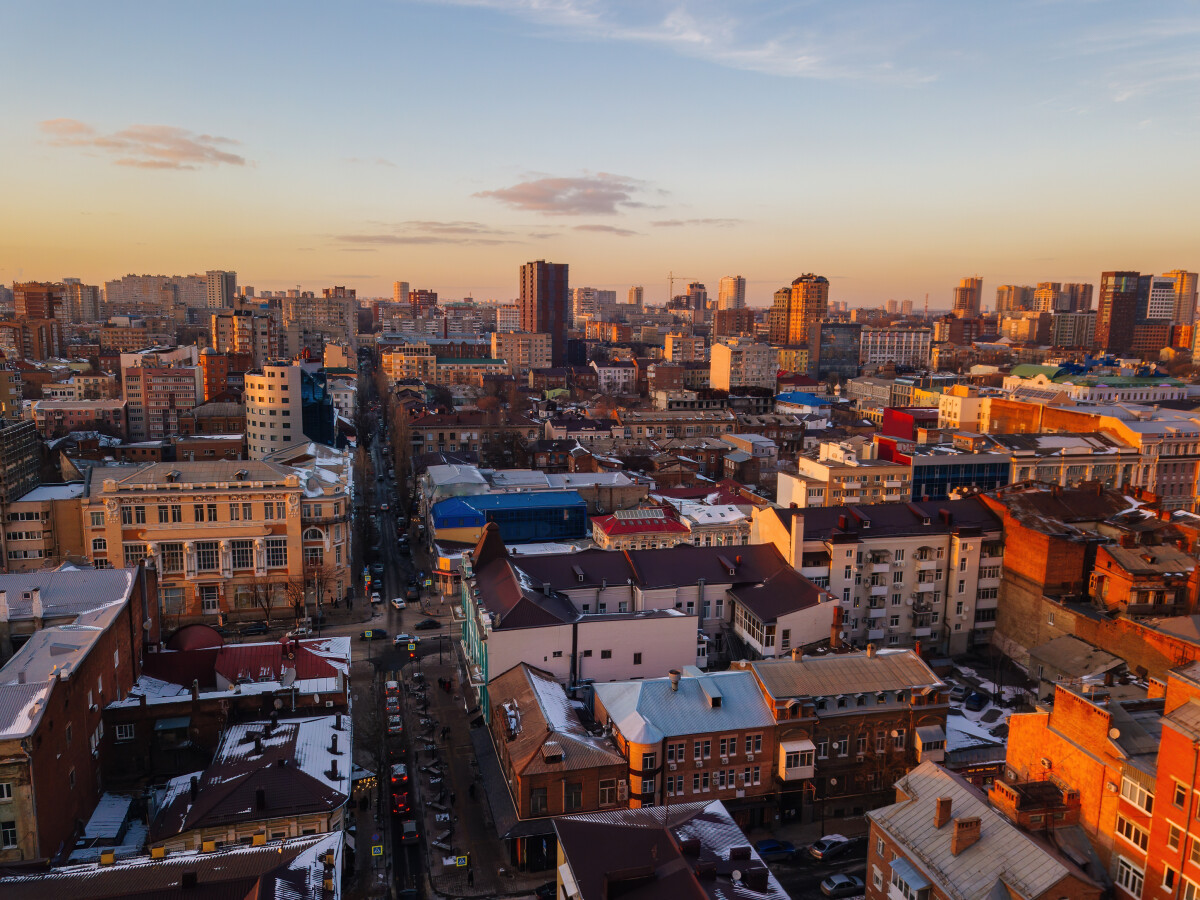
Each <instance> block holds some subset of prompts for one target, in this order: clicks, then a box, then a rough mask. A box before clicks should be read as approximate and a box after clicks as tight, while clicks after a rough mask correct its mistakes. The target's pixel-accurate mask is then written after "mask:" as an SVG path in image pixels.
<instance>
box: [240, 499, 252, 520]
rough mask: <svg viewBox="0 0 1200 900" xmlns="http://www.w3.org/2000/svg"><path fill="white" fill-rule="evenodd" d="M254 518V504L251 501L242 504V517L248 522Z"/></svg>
mask: <svg viewBox="0 0 1200 900" xmlns="http://www.w3.org/2000/svg"><path fill="white" fill-rule="evenodd" d="M253 518H254V505H253V504H251V503H243V504H242V519H243V520H245V521H247V522H249V521H250V520H251V519H253Z"/></svg>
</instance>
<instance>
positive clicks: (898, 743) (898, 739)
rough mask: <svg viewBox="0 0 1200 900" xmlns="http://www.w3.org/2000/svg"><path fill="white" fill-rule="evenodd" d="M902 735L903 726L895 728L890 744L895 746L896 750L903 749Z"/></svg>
mask: <svg viewBox="0 0 1200 900" xmlns="http://www.w3.org/2000/svg"><path fill="white" fill-rule="evenodd" d="M904 737H905V734H904V729H903V728H898V729H896V734H895V736H894V737H893V738H892V746H893V747H894V748H896V749H897V750H903V749H904Z"/></svg>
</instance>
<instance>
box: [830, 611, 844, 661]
mask: <svg viewBox="0 0 1200 900" xmlns="http://www.w3.org/2000/svg"><path fill="white" fill-rule="evenodd" d="M841 646H842V608H841V607H840V606H835V607H834V608H833V624H832V625H831V626H829V649H830V650H839V649H841Z"/></svg>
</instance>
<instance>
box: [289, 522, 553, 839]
mask: <svg viewBox="0 0 1200 900" xmlns="http://www.w3.org/2000/svg"><path fill="white" fill-rule="evenodd" d="M269 505H270V504H268V506H269ZM529 812H530V814H531V815H535V816H544V815H545V814H546V789H545V788H544V787H539V788H534V789H533V790H532V791H531V792H530V794H529Z"/></svg>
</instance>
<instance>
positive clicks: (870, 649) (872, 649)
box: [867, 644, 875, 659]
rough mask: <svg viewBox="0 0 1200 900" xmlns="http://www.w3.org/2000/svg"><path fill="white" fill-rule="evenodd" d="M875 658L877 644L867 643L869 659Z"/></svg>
mask: <svg viewBox="0 0 1200 900" xmlns="http://www.w3.org/2000/svg"><path fill="white" fill-rule="evenodd" d="M874 658H875V645H874V644H867V659H874Z"/></svg>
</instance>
